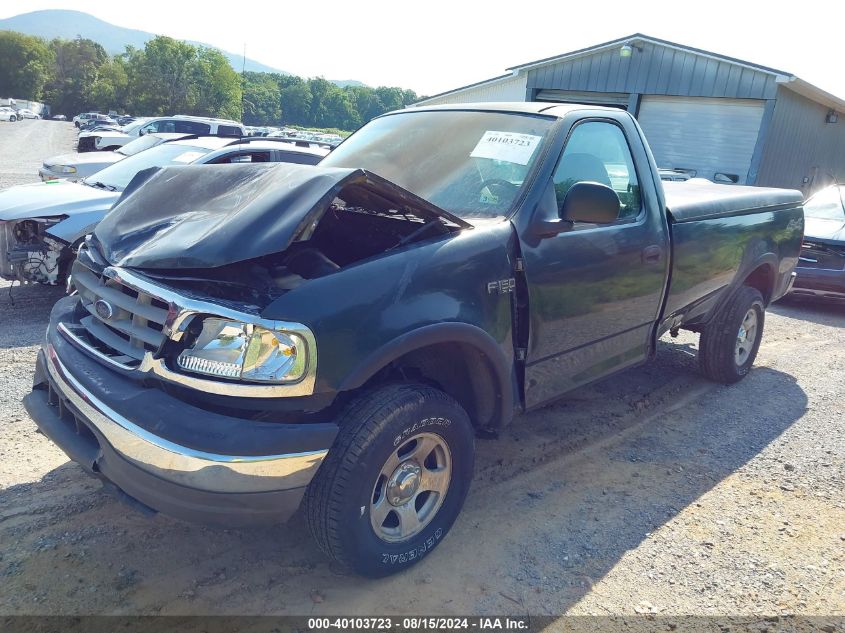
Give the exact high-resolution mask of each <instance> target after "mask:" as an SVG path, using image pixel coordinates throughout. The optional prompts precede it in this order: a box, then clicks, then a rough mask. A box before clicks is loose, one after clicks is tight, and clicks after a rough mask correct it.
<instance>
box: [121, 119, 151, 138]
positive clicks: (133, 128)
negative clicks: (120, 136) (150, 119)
mask: <svg viewBox="0 0 845 633" xmlns="http://www.w3.org/2000/svg"><path fill="white" fill-rule="evenodd" d="M146 122H147V120H146V119H142V120H140V121H132V123H128V124H126V125H124V126H123V127H122V128H121V129H120V131H121V132H123V133H124V134H129V135H130V136H132V135H133V134H134V133H135V132H137V131H138V129H139V128H140V127H141V126H142V125H144V123H146Z"/></svg>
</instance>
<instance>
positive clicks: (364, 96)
mask: <svg viewBox="0 0 845 633" xmlns="http://www.w3.org/2000/svg"><path fill="white" fill-rule="evenodd" d="M346 91H347V93H348V94H349V96H350V98H351V99H352V102H353V103H354V104H355V109H356V110H357V111H358V116H359V118H360V119H361V122H362V123H366V122H367V121H370V120H371V119H374V118H375V117H377V116H378V115H380V114H384V113H385V112H386V111H387V109H386V108H385V107H384V104H383V103H382V102H381V99H379V97H378V95H377V94H376V91H375V90H373V89H372V88H368V87H366V86H350V87H349V88H347V89H346Z"/></svg>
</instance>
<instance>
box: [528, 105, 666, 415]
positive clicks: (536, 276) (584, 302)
mask: <svg viewBox="0 0 845 633" xmlns="http://www.w3.org/2000/svg"><path fill="white" fill-rule="evenodd" d="M630 131H631V132H632V136H633V128H631V129H630ZM633 140H634V141H635V142H637V143H639V142H640V139H639V138H638V137H637V138H635V139H633ZM640 147H642V145H641V143H640ZM641 155H642V156H644V153H643V152H642V151H640V153H639V154H638V155H637V156H638V158H640V156H641ZM644 164H647V163H644ZM643 176H646V177H648V174H643ZM582 181H591V182H598V183H600V184H603V185H606V186H609V187H611V188H612V189H613V190H614V191H615V192H616V193H617V195H618V196H619V199H620V203H621V205H620V212H619V216H618V218H617V219H616V221H615V222H613V223H610V224H601V225H598V224H587V223H582V222H575V223H573V225H572V228H571V229H568V230H565V231H564V232H562V233H559V234H558V235H555V236H553V237H546V238H543V239H539V240H533V241H531V242H529V241H526V240H522V252H523V256H524V258H525V274H526V279H527V282H528V289H529V302H530V314H531V323H530V338H529V346H528V350H527V355H526V383H525V391H526V404H527V406H529V407H532V406H537V405H540V404H543V403H545V402H547V401H550V400H553V399H555V398H557V397H558V396H560V395H561V394H563V393H565V392H567V391H569V390H571V389H574V388H576V387H578V386H580V385H583V384H585V383H588V382H592V381H594V380H597V379H599V378H601V377H603V376H605V375H607V374H610V373H612V372H614V371H617V370H619V369H621V368H624V367H628V366H631V365H634V364H636V363H639V362H641V361H643V360H645V359H646V358H647V356H648V354H649V351H650V347H651V345H650V338H651V332H652V328H653V325H654V323H655V321H656V320H657V318H658V314H659V310H660V305H661V300H662V296H663V288H664V283H665V281H666V275H667V263H668V252H666V250H665V249H666V248H667V247H668V240H667V235H666V229H665V225H664V223H663V222H662V221H659V218H660V217H661V216H660V209H659V208H651V207H657V206H658V205H657V204H655V202H654V198H653V196H651V195H649V196H643V195H641V191H640V182H641V179H640V178H639V176H638V174H637V171H636V168H635V163H634V160H633V155H632V152H631V142H630V140H629V138H628V135H627V133H626V130H625V128H624V127H623V125H622V122H621V121H617V120H615V119H612V118H608V119H606V120H605V119H588V120H584V121H581V122H579V123H576V125H575V126H574V127H573V128H572V130H571V132H570V134H569V138H568V140H567V143H566V145H565V147H564V149H563V152H562V153H561V155H560V157H559V159H558V163H557V167H556V169H555V173H554V176H553V179H552V182H550V183H549V184H548V187H549V191H548V193H547V199H549V201H550V204H557V206H558V209H560V208H561V206H562V204H563V201H564V199H565V197H566V193H567V192H568V190H569V188H570V187H572V185H573V184H575V183H576V182H582ZM552 199H553V200H554V202H553V203H552V202H551V200H552Z"/></svg>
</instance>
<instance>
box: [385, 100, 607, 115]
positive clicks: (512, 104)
mask: <svg viewBox="0 0 845 633" xmlns="http://www.w3.org/2000/svg"><path fill="white" fill-rule="evenodd" d="M435 110H455V111H467V110H470V111H476V112H513V113H515V114H545V115H548V116H554V117H558V118H562V117H564V116H565V115H567V114H569V113H570V112H575V111H577V110H605V111H609V112H619V108H609V107H606V106H597V105H586V104H582V103H549V102H546V101H502V102H486V103H449V104H443V105H431V106H412V107H409V108H405V109H404V110H396V111H394V112H391V113H390V114H398V113H399V112H422V111H425V112H428V111H435Z"/></svg>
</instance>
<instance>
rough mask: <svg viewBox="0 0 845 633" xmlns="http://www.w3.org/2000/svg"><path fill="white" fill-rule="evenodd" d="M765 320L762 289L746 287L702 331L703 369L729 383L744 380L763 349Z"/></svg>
mask: <svg viewBox="0 0 845 633" xmlns="http://www.w3.org/2000/svg"><path fill="white" fill-rule="evenodd" d="M764 320H765V305H764V303H763V296H762V295H761V294H760V291H759V290H757V289H756V288H752V287H750V286H742V288H740V289H739V290H738V291H737V292H736V294H735V295H734V296H733V297H731V299H730V300H729V301H728V303H727V304H726V305H725V306H724V307H723V308H722V310H721V312H720V313H719V314H718V315H717V316H716V318H715V319H714V320H713V322H712V323H711V324H710V325H708V326H707V328H705V330H704V331H703V332H702V333H701V340H700V342H699V346H698V347H699V350H698V359H699V365H700V366H701V370H702V372H703V373H704V374H705V375H706V376H707V377H708V378H710V379H711V380H715V381H717V382H721V383H724V384H726V385H730V384H733V383H735V382H738V381H739V380H742V378H744V377H745V375H746V374H748V372H749V371H750V370H751V366H752V365H753V364H754V359H755V358H756V357H757V351H758V350H759V349H760V339H761V338H762V336H763V323H764Z"/></svg>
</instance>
